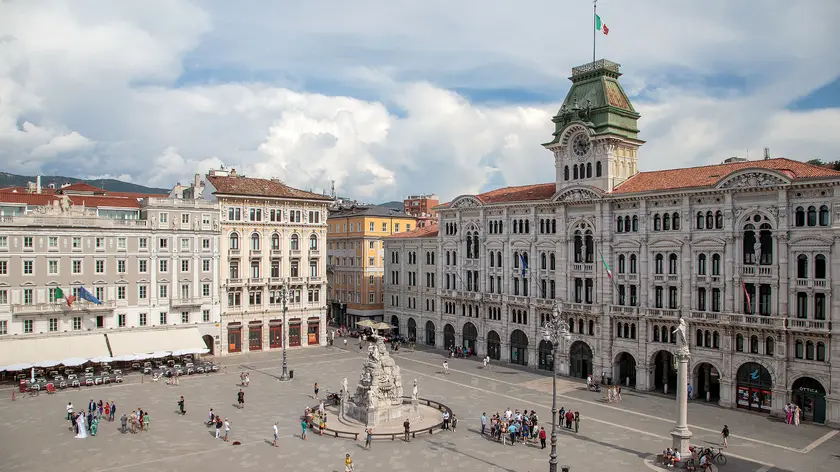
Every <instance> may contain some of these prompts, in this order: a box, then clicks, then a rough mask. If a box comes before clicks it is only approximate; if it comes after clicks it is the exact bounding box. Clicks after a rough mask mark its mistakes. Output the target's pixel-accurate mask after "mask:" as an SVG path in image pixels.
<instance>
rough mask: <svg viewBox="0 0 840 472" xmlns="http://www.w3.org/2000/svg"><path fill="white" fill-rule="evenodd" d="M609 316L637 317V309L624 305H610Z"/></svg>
mask: <svg viewBox="0 0 840 472" xmlns="http://www.w3.org/2000/svg"><path fill="white" fill-rule="evenodd" d="M610 314H612V315H617V316H634V317H638V316H639V307H637V306H626V305H610Z"/></svg>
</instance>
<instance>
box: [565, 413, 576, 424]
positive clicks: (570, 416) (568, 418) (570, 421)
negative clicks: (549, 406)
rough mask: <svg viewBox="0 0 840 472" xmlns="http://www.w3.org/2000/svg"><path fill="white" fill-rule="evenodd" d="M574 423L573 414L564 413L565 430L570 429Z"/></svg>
mask: <svg viewBox="0 0 840 472" xmlns="http://www.w3.org/2000/svg"><path fill="white" fill-rule="evenodd" d="M574 423H575V414H574V413H572V410H569V411H567V412H566V428H568V429H572V426H574Z"/></svg>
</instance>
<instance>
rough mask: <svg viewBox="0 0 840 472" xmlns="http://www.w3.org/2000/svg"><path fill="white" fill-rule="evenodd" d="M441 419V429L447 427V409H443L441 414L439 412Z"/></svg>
mask: <svg viewBox="0 0 840 472" xmlns="http://www.w3.org/2000/svg"><path fill="white" fill-rule="evenodd" d="M441 419H442V420H443V429H447V430H448V429H449V411H448V410H443V414H441Z"/></svg>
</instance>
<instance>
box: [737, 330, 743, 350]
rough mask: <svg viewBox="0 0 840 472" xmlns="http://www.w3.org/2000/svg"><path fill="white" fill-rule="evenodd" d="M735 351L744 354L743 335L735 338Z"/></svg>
mask: <svg viewBox="0 0 840 472" xmlns="http://www.w3.org/2000/svg"><path fill="white" fill-rule="evenodd" d="M735 350H736V351H738V352H744V335H743V334H741V333H738V335H737V336H735Z"/></svg>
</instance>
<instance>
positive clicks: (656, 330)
mask: <svg viewBox="0 0 840 472" xmlns="http://www.w3.org/2000/svg"><path fill="white" fill-rule="evenodd" d="M653 340H654V341H656V342H659V326H654V327H653Z"/></svg>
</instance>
